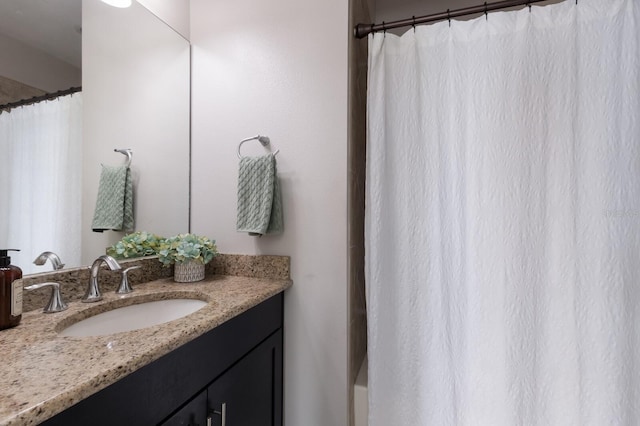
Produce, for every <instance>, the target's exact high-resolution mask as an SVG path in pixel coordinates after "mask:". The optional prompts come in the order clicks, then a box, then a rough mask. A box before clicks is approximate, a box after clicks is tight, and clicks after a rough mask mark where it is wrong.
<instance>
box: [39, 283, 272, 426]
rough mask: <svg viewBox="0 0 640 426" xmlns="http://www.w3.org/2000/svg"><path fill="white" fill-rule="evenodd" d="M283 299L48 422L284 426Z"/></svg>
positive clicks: (261, 306) (237, 319)
mask: <svg viewBox="0 0 640 426" xmlns="http://www.w3.org/2000/svg"><path fill="white" fill-rule="evenodd" d="M282 299H283V295H282V293H281V294H278V295H276V296H273V297H272V298H270V299H268V300H266V301H264V302H262V303H261V304H259V305H257V306H255V307H254V308H252V309H250V310H248V311H247V312H245V313H243V314H240V315H239V316H237V317H235V318H233V319H231V320H229V321H227V322H225V323H224V324H221V325H220V326H218V327H216V328H215V329H213V330H211V331H209V332H208V333H206V334H204V335H202V336H200V337H198V338H196V339H194V340H192V341H191V342H189V343H187V344H185V345H183V346H181V347H179V348H177V349H176V350H174V351H172V352H170V353H168V354H167V355H165V356H163V357H161V358H159V359H158V360H156V361H154V362H152V363H151V364H149V365H147V366H145V367H143V368H141V369H140V370H138V371H136V372H134V373H132V374H130V375H128V376H126V377H125V378H123V379H121V380H120V381H118V382H116V383H114V384H112V385H111V386H109V387H107V388H105V389H103V390H101V391H99V392H98V393H96V394H94V395H92V396H90V397H89V398H87V399H85V400H83V401H81V402H79V403H78V404H76V405H74V406H72V407H70V408H69V409H67V410H65V411H63V412H62V413H60V414H58V415H56V416H55V417H53V418H51V419H49V420H48V421H47V422H45V423H44V424H46V425H88V424H90V425H116V424H117V425H136V426H138V425H158V424H160V425H168V426H177V425H184V426H208V425H213V426H221V425H224V426H254V425H255V426H263V425H264V426H280V425H282V376H283V374H282V317H283V315H282V304H283V300H282ZM223 422H224V423H223Z"/></svg>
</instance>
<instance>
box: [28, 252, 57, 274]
mask: <svg viewBox="0 0 640 426" xmlns="http://www.w3.org/2000/svg"><path fill="white" fill-rule="evenodd" d="M47 259H49V260H50V261H51V265H52V266H53V270H54V271H58V270H60V269H62V268H64V263H62V261H61V260H60V256H58V255H57V254H55V253H54V252H52V251H43V252H42V253H40V254H39V255H38V257H36V259H35V260H34V261H33V263H34V264H36V265H44V264H45V263H47Z"/></svg>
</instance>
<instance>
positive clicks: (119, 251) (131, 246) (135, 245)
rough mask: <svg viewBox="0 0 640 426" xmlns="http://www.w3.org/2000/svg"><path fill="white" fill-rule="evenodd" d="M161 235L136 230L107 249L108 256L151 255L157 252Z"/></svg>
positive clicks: (121, 257)
mask: <svg viewBox="0 0 640 426" xmlns="http://www.w3.org/2000/svg"><path fill="white" fill-rule="evenodd" d="M162 240H163V238H162V237H159V236H157V235H156V234H152V233H150V232H145V231H138V232H133V233H131V234H127V235H125V236H124V237H122V239H121V240H120V241H118V242H117V243H115V244H114V245H112V246H111V247H109V248H108V249H107V254H108V255H109V256H112V257H115V258H116V259H128V258H132V257H142V256H153V255H155V254H156V253H157V252H158V248H159V247H160V242H161V241H162Z"/></svg>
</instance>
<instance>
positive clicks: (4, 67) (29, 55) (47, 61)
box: [0, 34, 82, 92]
mask: <svg viewBox="0 0 640 426" xmlns="http://www.w3.org/2000/svg"><path fill="white" fill-rule="evenodd" d="M0 58H3V60H0V75H1V76H3V77H7V78H10V79H12V80H15V81H19V82H21V83H23V84H26V85H28V86H31V87H35V88H36V89H40V90H44V91H45V92H56V91H58V90H65V89H68V88H70V87H78V86H80V85H81V84H82V72H81V71H80V69H79V68H76V67H74V66H73V65H69V64H67V63H66V62H63V61H61V60H59V59H57V58H54V57H53V56H50V55H48V54H46V53H45V52H43V51H41V50H38V49H34V48H33V47H31V46H28V45H26V44H24V43H22V42H20V41H18V40H15V39H13V38H10V37H7V36H5V35H2V34H0ZM7 59H10V60H7Z"/></svg>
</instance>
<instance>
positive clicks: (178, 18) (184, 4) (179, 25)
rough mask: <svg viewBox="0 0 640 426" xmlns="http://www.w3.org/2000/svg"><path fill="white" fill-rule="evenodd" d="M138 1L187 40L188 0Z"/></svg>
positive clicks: (188, 31) (188, 23)
mask: <svg viewBox="0 0 640 426" xmlns="http://www.w3.org/2000/svg"><path fill="white" fill-rule="evenodd" d="M138 3H140V4H141V5H143V6H144V7H146V8H147V9H149V10H150V11H151V12H153V13H154V14H155V15H156V16H157V17H158V18H160V19H161V20H163V21H164V22H165V23H166V24H167V25H169V26H170V27H171V28H173V29H174V30H176V31H177V32H178V33H179V34H180V35H182V37H184V38H186V39H187V40H189V36H190V29H189V28H190V26H191V25H190V22H189V0H138Z"/></svg>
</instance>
